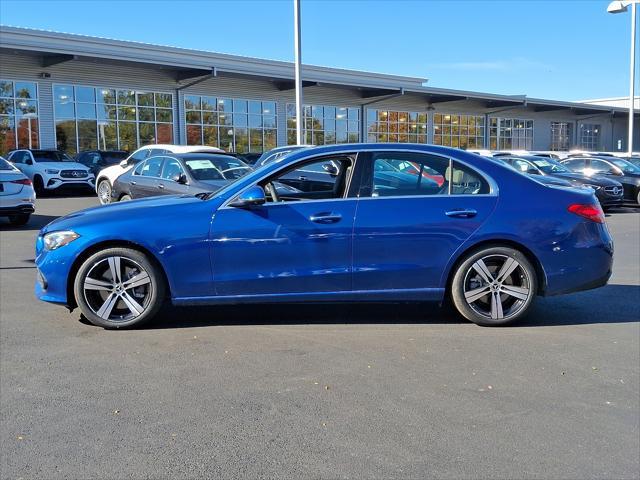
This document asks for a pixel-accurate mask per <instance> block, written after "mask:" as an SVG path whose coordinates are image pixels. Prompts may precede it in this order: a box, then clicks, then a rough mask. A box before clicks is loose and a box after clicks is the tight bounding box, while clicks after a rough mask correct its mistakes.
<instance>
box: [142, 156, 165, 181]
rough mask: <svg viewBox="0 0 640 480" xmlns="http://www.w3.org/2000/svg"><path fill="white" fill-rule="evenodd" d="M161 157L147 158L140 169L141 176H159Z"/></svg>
mask: <svg viewBox="0 0 640 480" xmlns="http://www.w3.org/2000/svg"><path fill="white" fill-rule="evenodd" d="M162 160H163V158H162V157H153V158H149V159H148V160H147V161H146V162H144V166H143V167H142V170H141V171H140V175H142V176H143V177H159V176H160V171H161V170H162Z"/></svg>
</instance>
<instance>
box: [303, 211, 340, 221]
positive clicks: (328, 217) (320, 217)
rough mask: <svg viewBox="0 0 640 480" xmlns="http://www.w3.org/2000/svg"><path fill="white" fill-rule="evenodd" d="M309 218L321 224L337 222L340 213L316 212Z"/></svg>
mask: <svg viewBox="0 0 640 480" xmlns="http://www.w3.org/2000/svg"><path fill="white" fill-rule="evenodd" d="M309 220H311V221H312V222H314V223H322V224H327V223H337V222H339V221H340V220H342V215H340V214H339V213H327V212H323V213H316V214H315V215H311V216H310V217H309Z"/></svg>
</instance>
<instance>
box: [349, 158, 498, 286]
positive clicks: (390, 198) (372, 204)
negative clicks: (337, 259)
mask: <svg viewBox="0 0 640 480" xmlns="http://www.w3.org/2000/svg"><path fill="white" fill-rule="evenodd" d="M397 160H401V161H408V162H411V163H413V164H415V165H420V166H421V168H428V169H430V170H429V171H432V170H435V171H436V172H438V174H439V175H441V176H442V177H443V178H444V182H443V183H442V184H441V185H440V186H439V187H438V188H434V187H433V185H434V184H436V185H437V183H436V182H434V181H433V180H430V179H428V178H425V177H424V176H423V175H411V176H409V177H411V178H412V179H411V180H409V178H407V177H405V176H403V177H400V176H397V175H395V177H396V178H394V176H392V175H390V173H391V172H388V167H387V166H388V165H389V164H392V163H394V162H393V161H397ZM358 161H359V162H360V164H361V166H362V167H363V177H362V178H363V180H362V184H361V186H360V203H359V205H358V210H357V214H356V218H355V224H354V239H353V289H354V290H356V291H358V290H361V291H367V290H368V291H382V290H396V291H398V290H406V291H407V292H410V291H415V290H416V289H437V288H440V287H442V284H441V282H442V274H443V271H444V269H445V266H446V265H447V263H448V261H449V259H450V258H451V256H452V255H453V254H454V253H455V252H456V250H457V249H458V248H459V247H460V246H461V245H462V244H463V243H464V242H465V241H466V240H467V239H468V238H469V237H470V236H471V234H472V233H473V232H474V231H476V230H477V229H478V228H479V227H480V226H481V225H482V224H483V222H484V221H485V220H486V219H487V218H488V216H489V215H490V214H491V212H492V211H493V209H494V207H495V204H496V201H497V196H496V192H495V191H492V189H491V184H490V182H489V181H488V180H487V179H486V178H484V177H483V175H481V174H479V173H478V172H476V171H475V170H473V169H471V168H470V167H468V166H465V165H463V164H462V163H460V162H458V161H457V160H452V159H449V158H446V157H442V156H436V155H431V154H426V153H412V152H406V151H403V152H400V151H398V152H396V151H378V152H369V153H367V154H365V155H361V157H359V158H358ZM378 164H380V165H381V166H382V167H383V168H378V167H379V165H378ZM403 175H405V174H403ZM427 181H428V182H429V183H424V184H423V182H427ZM427 293H428V292H424V291H423V292H422V293H421V295H423V294H427ZM439 294H440V293H438V292H436V291H434V295H435V297H437V296H438V295H439ZM421 298H425V299H426V298H427V297H421Z"/></svg>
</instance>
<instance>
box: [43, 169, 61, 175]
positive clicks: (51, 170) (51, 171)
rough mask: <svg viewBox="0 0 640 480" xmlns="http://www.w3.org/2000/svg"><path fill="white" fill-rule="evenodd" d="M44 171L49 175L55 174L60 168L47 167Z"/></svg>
mask: <svg viewBox="0 0 640 480" xmlns="http://www.w3.org/2000/svg"><path fill="white" fill-rule="evenodd" d="M44 172H45V173H48V174H49V175H57V174H59V173H60V170H54V169H53V168H47V169H46V170H45V171H44Z"/></svg>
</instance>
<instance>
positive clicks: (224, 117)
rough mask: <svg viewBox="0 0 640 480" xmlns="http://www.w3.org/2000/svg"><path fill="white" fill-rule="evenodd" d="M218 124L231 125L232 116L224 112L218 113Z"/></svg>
mask: <svg viewBox="0 0 640 480" xmlns="http://www.w3.org/2000/svg"><path fill="white" fill-rule="evenodd" d="M218 122H220V125H233V115H232V114H230V113H226V112H220V113H218Z"/></svg>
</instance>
